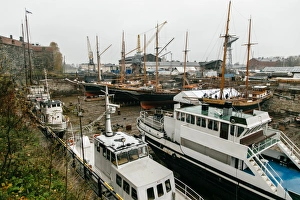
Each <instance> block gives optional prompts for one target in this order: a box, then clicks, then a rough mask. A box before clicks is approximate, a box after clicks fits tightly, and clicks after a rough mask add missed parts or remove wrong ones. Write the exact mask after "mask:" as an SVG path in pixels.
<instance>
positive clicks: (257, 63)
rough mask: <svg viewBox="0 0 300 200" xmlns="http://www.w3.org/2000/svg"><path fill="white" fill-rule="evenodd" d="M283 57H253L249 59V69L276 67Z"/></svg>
mask: <svg viewBox="0 0 300 200" xmlns="http://www.w3.org/2000/svg"><path fill="white" fill-rule="evenodd" d="M282 60H283V58H281V57H272V58H264V57H259V58H252V59H251V60H250V61H249V70H261V69H263V68H265V67H276V66H280V63H281V62H282Z"/></svg>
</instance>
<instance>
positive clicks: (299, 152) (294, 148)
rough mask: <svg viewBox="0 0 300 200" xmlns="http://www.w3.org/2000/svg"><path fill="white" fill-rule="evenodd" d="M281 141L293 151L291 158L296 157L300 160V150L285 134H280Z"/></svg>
mask: <svg viewBox="0 0 300 200" xmlns="http://www.w3.org/2000/svg"><path fill="white" fill-rule="evenodd" d="M280 140H281V142H283V143H284V144H285V145H286V146H287V147H288V148H289V150H290V151H291V153H290V156H293V155H294V156H296V157H297V158H298V159H300V149H299V148H298V147H297V146H296V145H295V144H294V143H293V142H292V140H291V139H290V138H288V137H287V136H286V135H285V134H284V133H283V132H280Z"/></svg>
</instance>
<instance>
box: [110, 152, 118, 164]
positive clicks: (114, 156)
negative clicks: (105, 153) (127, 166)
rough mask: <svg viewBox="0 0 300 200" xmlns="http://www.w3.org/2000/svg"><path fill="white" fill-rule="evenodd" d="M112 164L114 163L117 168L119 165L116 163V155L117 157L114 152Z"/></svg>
mask: <svg viewBox="0 0 300 200" xmlns="http://www.w3.org/2000/svg"><path fill="white" fill-rule="evenodd" d="M111 162H112V163H113V164H114V165H116V166H117V163H116V155H115V154H114V153H113V152H111Z"/></svg>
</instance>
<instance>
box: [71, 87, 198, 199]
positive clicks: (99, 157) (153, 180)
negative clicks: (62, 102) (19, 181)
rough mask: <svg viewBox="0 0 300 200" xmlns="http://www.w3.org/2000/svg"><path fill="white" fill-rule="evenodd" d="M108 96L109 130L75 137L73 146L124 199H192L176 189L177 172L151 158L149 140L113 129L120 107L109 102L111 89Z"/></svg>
mask: <svg viewBox="0 0 300 200" xmlns="http://www.w3.org/2000/svg"><path fill="white" fill-rule="evenodd" d="M105 96H106V97H105V101H106V105H105V106H106V111H105V116H106V119H105V129H106V130H105V132H103V133H101V134H95V135H94V137H93V138H92V141H90V139H89V137H88V136H83V137H80V136H78V137H75V136H74V137H73V138H70V139H69V145H70V149H71V150H72V151H73V152H74V153H75V154H76V155H77V156H78V157H80V158H82V160H83V161H84V162H85V163H86V164H87V165H88V166H90V168H91V169H92V170H93V171H94V172H95V173H96V174H97V175H98V176H99V177H101V179H103V181H105V183H107V185H109V186H110V187H111V188H112V189H113V190H114V192H116V194H117V195H118V196H119V197H120V199H126V200H131V199H133V200H144V199H164V200H174V199H190V198H189V195H190V196H191V195H192V194H191V193H189V194H188V191H187V190H186V188H184V187H183V188H182V189H183V190H182V193H181V192H179V191H178V190H177V189H176V187H175V179H174V175H173V172H172V171H171V170H169V169H168V168H166V167H164V166H162V165H161V164H159V163H157V162H156V161H154V160H152V159H151V158H150V157H149V153H148V146H147V143H146V142H144V141H143V140H141V139H139V138H136V137H133V136H130V135H128V134H127V133H124V132H120V131H118V132H113V131H112V128H111V120H110V119H111V118H110V115H111V114H112V113H114V112H115V110H116V107H119V106H118V105H115V104H110V103H109V98H108V90H107V88H106V94H105ZM190 191H191V190H190ZM193 199H199V200H200V199H202V198H201V197H200V196H197V197H196V198H193Z"/></svg>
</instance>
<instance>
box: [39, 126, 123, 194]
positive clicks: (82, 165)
mask: <svg viewBox="0 0 300 200" xmlns="http://www.w3.org/2000/svg"><path fill="white" fill-rule="evenodd" d="M43 133H44V134H45V136H46V137H47V138H48V139H49V140H51V141H52V142H53V143H55V144H60V147H61V148H59V150H60V151H61V152H66V154H65V156H66V160H68V163H67V165H68V168H70V169H71V168H72V169H74V170H75V171H76V173H77V174H79V175H80V177H82V178H83V179H84V180H85V182H86V183H87V185H89V187H90V188H91V189H92V190H93V191H94V192H95V194H96V195H97V196H99V197H101V198H103V199H108V198H109V199H116V200H117V199H118V200H119V199H122V197H120V195H119V194H117V193H116V192H115V191H114V190H113V188H112V187H111V186H110V185H108V183H106V182H105V181H104V180H103V179H101V177H100V176H98V175H97V174H96V173H95V172H94V170H93V169H92V168H91V166H89V165H88V164H87V163H86V162H85V161H83V160H82V159H81V158H80V157H78V156H77V155H76V153H74V152H73V150H72V149H71V148H70V146H69V145H70V142H72V141H73V142H74V139H75V138H74V137H70V138H68V140H67V141H64V140H62V139H61V138H59V137H58V136H57V135H56V134H55V133H54V132H53V131H52V130H51V129H50V128H49V127H44V129H43Z"/></svg>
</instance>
